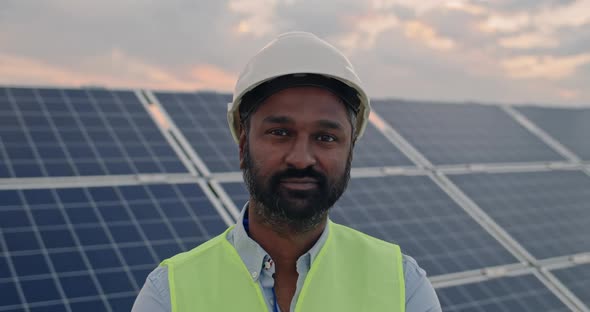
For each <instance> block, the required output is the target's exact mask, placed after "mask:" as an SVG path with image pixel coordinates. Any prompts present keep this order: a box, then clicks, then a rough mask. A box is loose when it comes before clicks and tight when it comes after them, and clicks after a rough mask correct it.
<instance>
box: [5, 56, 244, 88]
mask: <svg viewBox="0 0 590 312" xmlns="http://www.w3.org/2000/svg"><path fill="white" fill-rule="evenodd" d="M81 67H84V68H86V69H87V70H80V69H77V70H72V69H66V68H63V67H60V66H56V65H51V64H48V63H46V62H43V61H41V60H36V59H32V58H26V57H19V56H14V55H6V54H0V83H2V84H26V85H53V86H55V85H58V86H75V87H78V86H84V85H94V86H104V87H112V88H148V89H172V90H198V89H208V90H224V91H227V90H231V89H232V86H233V83H234V75H232V74H231V73H227V72H225V71H224V70H223V69H220V68H218V67H215V66H213V65H195V66H194V67H193V68H192V69H191V70H190V71H189V72H188V73H172V72H170V71H168V70H166V69H164V68H161V67H158V66H156V65H153V64H149V63H147V62H144V61H142V60H140V59H137V58H134V57H131V56H129V55H126V54H125V53H123V52H122V51H119V50H116V49H115V50H113V51H112V52H111V53H110V54H109V55H104V56H97V57H94V58H91V59H88V60H86V61H85V62H83V64H81ZM185 76H188V77H189V79H186V78H183V77H185Z"/></svg>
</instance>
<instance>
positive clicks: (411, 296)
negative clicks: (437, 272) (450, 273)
mask: <svg viewBox="0 0 590 312" xmlns="http://www.w3.org/2000/svg"><path fill="white" fill-rule="evenodd" d="M403 265H404V279H405V286H406V311H407V312H441V311H442V309H441V307H440V303H439V301H438V297H437V296H436V292H435V291H434V287H432V284H431V283H430V281H429V280H428V278H427V277H426V272H425V271H424V270H423V269H422V268H420V267H419V266H418V264H417V263H416V260H414V258H412V257H410V256H406V255H403Z"/></svg>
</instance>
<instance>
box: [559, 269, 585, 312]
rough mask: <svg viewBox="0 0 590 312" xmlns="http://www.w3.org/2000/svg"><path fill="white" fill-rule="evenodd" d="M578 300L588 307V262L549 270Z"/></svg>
mask: <svg viewBox="0 0 590 312" xmlns="http://www.w3.org/2000/svg"><path fill="white" fill-rule="evenodd" d="M551 272H552V273H553V274H554V275H555V276H557V278H558V279H559V280H560V281H561V283H562V284H564V285H565V286H566V287H567V288H568V289H569V290H570V291H571V292H572V293H574V295H576V297H578V299H580V301H582V302H583V303H584V304H586V307H587V308H590V291H589V290H590V264H588V263H587V264H580V265H576V266H573V267H569V268H565V269H558V270H554V271H551Z"/></svg>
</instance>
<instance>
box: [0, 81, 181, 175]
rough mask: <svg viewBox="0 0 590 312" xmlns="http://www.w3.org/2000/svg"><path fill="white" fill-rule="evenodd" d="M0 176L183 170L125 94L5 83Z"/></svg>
mask: <svg viewBox="0 0 590 312" xmlns="http://www.w3.org/2000/svg"><path fill="white" fill-rule="evenodd" d="M0 155H1V156H0V178H10V177H44V176H47V177H55V176H91V175H117V174H139V173H181V172H182V173H184V172H187V169H186V168H185V167H184V165H183V164H182V162H181V161H180V159H179V158H178V156H177V155H176V154H175V152H174V151H173V149H172V148H171V147H170V144H169V143H168V142H167V141H166V139H165V138H164V136H163V135H162V133H161V132H160V131H159V130H158V128H157V127H156V124H155V123H154V121H153V120H152V119H151V118H150V116H149V115H148V113H147V111H146V110H145V109H144V107H143V106H142V105H141V104H140V102H139V100H138V99H137V97H136V96H135V94H134V93H133V92H131V91H108V90H84V89H65V90H62V89H28V88H4V89H2V92H0Z"/></svg>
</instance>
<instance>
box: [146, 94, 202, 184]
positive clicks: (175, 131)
mask: <svg viewBox="0 0 590 312" xmlns="http://www.w3.org/2000/svg"><path fill="white" fill-rule="evenodd" d="M143 93H144V94H145V96H146V98H147V99H148V101H149V102H150V103H152V104H151V105H155V106H156V107H157V109H158V110H159V111H160V113H161V114H162V116H163V117H164V118H165V119H166V122H167V123H168V125H169V127H170V129H169V132H170V133H171V134H172V135H173V136H174V138H175V139H176V141H177V142H178V144H179V145H180V147H182V149H183V150H184V151H185V152H186V154H187V155H188V157H189V159H190V160H191V161H192V163H193V164H194V165H195V166H196V167H197V169H198V170H199V172H200V173H201V175H202V176H205V177H208V176H210V175H211V172H210V171H209V168H207V166H206V165H205V162H203V160H202V159H201V157H199V155H198V154H197V152H196V151H195V150H194V149H193V147H192V145H191V144H190V143H189V142H188V140H187V139H186V137H185V136H184V134H183V133H182V131H180V129H179V128H178V127H177V126H176V123H174V120H173V119H172V117H170V115H169V114H168V111H166V109H165V108H164V106H162V104H161V103H160V101H159V100H158V98H157V97H156V96H155V95H154V93H153V92H152V91H151V90H144V91H143Z"/></svg>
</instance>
